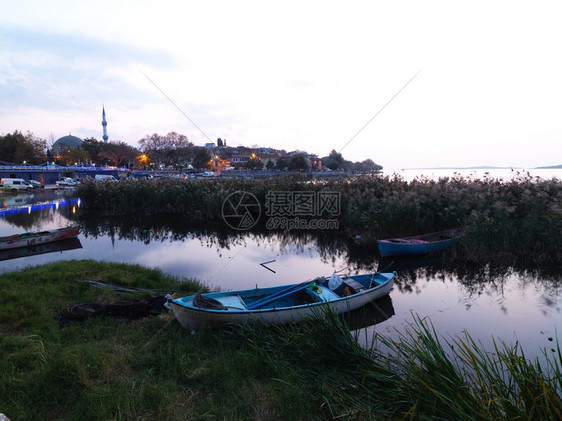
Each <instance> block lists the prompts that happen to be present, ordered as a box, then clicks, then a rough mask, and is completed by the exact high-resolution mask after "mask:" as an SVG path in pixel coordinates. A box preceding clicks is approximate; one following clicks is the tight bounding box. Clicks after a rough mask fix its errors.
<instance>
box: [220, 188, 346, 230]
mask: <svg viewBox="0 0 562 421" xmlns="http://www.w3.org/2000/svg"><path fill="white" fill-rule="evenodd" d="M265 200H266V202H265V216H267V220H266V221H265V226H266V228H268V229H282V230H286V231H290V230H295V229H299V230H318V229H321V230H326V229H339V220H338V219H336V218H335V217H337V216H339V215H340V211H341V201H340V200H341V197H340V193H339V192H334V191H318V192H316V191H269V192H267V194H266V197H265ZM222 211H223V213H222V215H223V219H224V220H225V222H226V223H227V224H228V225H229V226H230V227H231V228H234V229H237V230H247V229H250V228H252V227H253V226H255V225H256V224H257V222H258V220H259V218H260V216H261V206H260V204H259V202H258V200H257V198H256V197H255V196H254V195H253V194H251V193H248V192H243V191H239V192H235V193H232V194H231V195H229V196H228V197H227V198H226V199H225V201H224V202H223V207H222Z"/></svg>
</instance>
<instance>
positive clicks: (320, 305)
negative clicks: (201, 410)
mask: <svg viewBox="0 0 562 421" xmlns="http://www.w3.org/2000/svg"><path fill="white" fill-rule="evenodd" d="M374 275H376V277H377V284H376V285H375V286H373V287H371V288H365V289H364V290H362V291H359V292H355V293H353V294H351V295H349V296H342V297H339V296H337V295H336V294H335V293H333V292H331V291H330V290H329V289H328V287H327V285H322V286H320V289H321V291H322V292H321V293H320V294H319V296H318V297H317V298H318V301H316V302H312V303H306V304H300V305H298V304H294V303H293V305H286V303H287V299H286V297H284V298H280V299H279V300H273V302H272V303H270V305H268V306H267V307H263V308H256V309H253V310H249V309H248V308H247V305H246V302H245V300H248V301H249V300H250V299H255V297H256V294H259V297H266V296H267V295H270V294H275V293H276V292H277V291H279V290H280V288H279V287H274V288H264V289H256V290H243V291H232V292H222V293H210V294H205V295H206V297H209V298H213V299H217V300H219V301H221V302H223V303H232V304H235V305H234V306H232V307H230V308H228V309H227V310H212V309H204V308H199V307H196V306H195V305H193V297H184V298H178V299H171V300H170V301H169V302H170V306H171V308H172V311H173V313H174V315H175V316H176V318H177V319H178V321H179V323H180V324H181V326H182V327H184V328H186V329H195V330H197V329H200V328H202V327H203V326H208V327H214V328H216V327H221V326H224V325H227V324H240V323H248V322H260V323H264V324H267V325H278V324H288V323H297V322H301V321H303V320H306V319H310V318H314V317H320V316H321V315H322V312H323V311H326V309H327V308H329V309H330V311H332V312H334V313H336V314H340V313H345V312H348V311H351V310H355V309H358V308H360V307H363V306H365V305H366V304H368V303H369V302H371V301H373V300H376V299H378V298H381V297H384V296H386V295H388V294H389V293H390V290H391V289H392V285H393V283H394V275H395V273H386V274H374ZM360 276H364V275H360ZM349 278H352V277H349ZM344 282H345V278H344ZM295 286H296V287H298V286H299V284H295ZM285 287H287V286H285ZM306 292H308V293H309V294H312V293H311V292H310V290H307V291H306ZM252 293H253V295H254V297H252V296H251V294H252ZM291 294H292V293H289V295H291ZM296 294H297V292H295V295H296ZM262 299H263V298H262ZM276 301H277V303H276ZM249 306H250V307H251V304H249Z"/></svg>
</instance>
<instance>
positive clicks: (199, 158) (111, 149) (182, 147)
mask: <svg viewBox="0 0 562 421" xmlns="http://www.w3.org/2000/svg"><path fill="white" fill-rule="evenodd" d="M138 143H139V147H138V148H135V147H133V146H131V145H129V144H127V143H125V142H122V141H119V140H113V141H110V142H107V143H106V142H103V141H99V140H97V139H95V138H93V137H90V138H86V139H84V140H83V142H82V144H81V145H80V146H79V147H70V146H68V145H67V146H62V147H61V145H56V146H55V144H56V142H55V139H51V140H50V142H48V141H47V140H45V139H41V138H39V137H37V136H35V135H34V134H33V133H31V132H27V133H26V134H23V133H22V132H19V131H17V130H16V131H15V132H14V133H9V134H6V135H2V136H0V160H1V162H0V165H25V164H28V165H37V164H43V163H45V162H46V161H49V162H52V163H55V164H58V165H65V166H69V165H77V164H78V165H80V164H85V165H92V164H94V165H96V166H104V165H111V166H118V167H123V166H125V167H129V168H142V169H158V168H161V167H166V168H174V169H178V170H181V169H183V168H186V167H192V168H195V169H210V168H213V169H226V168H227V167H229V166H232V167H234V168H243V169H250V170H261V169H268V170H272V169H275V170H289V171H308V170H310V169H313V170H318V169H323V168H328V169H330V170H334V171H335V170H338V171H347V172H355V173H357V172H373V171H377V170H381V169H382V166H381V165H378V164H375V162H373V160H371V159H365V160H363V161H361V162H351V161H347V160H345V159H344V158H343V156H342V155H341V153H339V152H336V151H335V150H333V151H331V152H330V154H329V155H328V156H325V157H322V158H317V157H316V155H310V154H308V153H307V152H302V151H294V152H291V153H286V152H285V151H280V153H278V154H273V155H275V156H274V157H272V158H271V159H267V158H262V156H259V155H260V154H256V153H254V152H257V151H258V149H259V148H257V147H256V148H247V147H243V146H240V147H236V148H226V146H224V145H223V144H222V141H221V139H218V142H217V144H218V146H217V148H212V149H211V150H209V149H207V148H206V147H202V146H196V145H194V144H193V143H192V142H190V141H189V139H188V138H187V136H185V135H182V134H179V133H176V132H170V133H168V134H166V135H159V134H158V133H154V134H152V135H147V136H145V137H143V138H142V139H140V140H139V141H138ZM223 146H224V147H223ZM238 154H248V155H250V158H249V159H248V160H247V161H245V162H230V160H231V158H233V157H234V156H239V155H238Z"/></svg>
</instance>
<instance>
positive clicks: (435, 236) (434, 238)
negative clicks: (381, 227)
mask: <svg viewBox="0 0 562 421" xmlns="http://www.w3.org/2000/svg"><path fill="white" fill-rule="evenodd" d="M461 235H462V231H461V230H460V229H459V228H454V229H450V230H446V231H439V232H432V233H430V234H423V235H416V236H413V237H404V238H389V239H386V240H379V241H378V245H379V251H380V255H381V256H382V257H385V256H399V255H411V254H428V253H432V252H435V251H439V250H443V249H446V248H448V247H450V246H452V245H453V243H454V242H455V241H457V240H458V239H459V237H460V236H461Z"/></svg>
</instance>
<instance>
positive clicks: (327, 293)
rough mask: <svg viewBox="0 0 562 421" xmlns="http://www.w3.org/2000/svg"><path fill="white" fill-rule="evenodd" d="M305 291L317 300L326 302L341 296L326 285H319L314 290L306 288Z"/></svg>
mask: <svg viewBox="0 0 562 421" xmlns="http://www.w3.org/2000/svg"><path fill="white" fill-rule="evenodd" d="M306 292H307V293H308V294H309V295H310V296H312V297H313V298H314V299H315V300H317V301H324V302H328V301H334V300H339V299H340V298H341V297H340V296H339V295H338V294H336V293H335V292H333V291H332V290H331V289H329V288H328V287H320V288H318V289H316V290H311V289H310V288H307V289H306Z"/></svg>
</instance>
